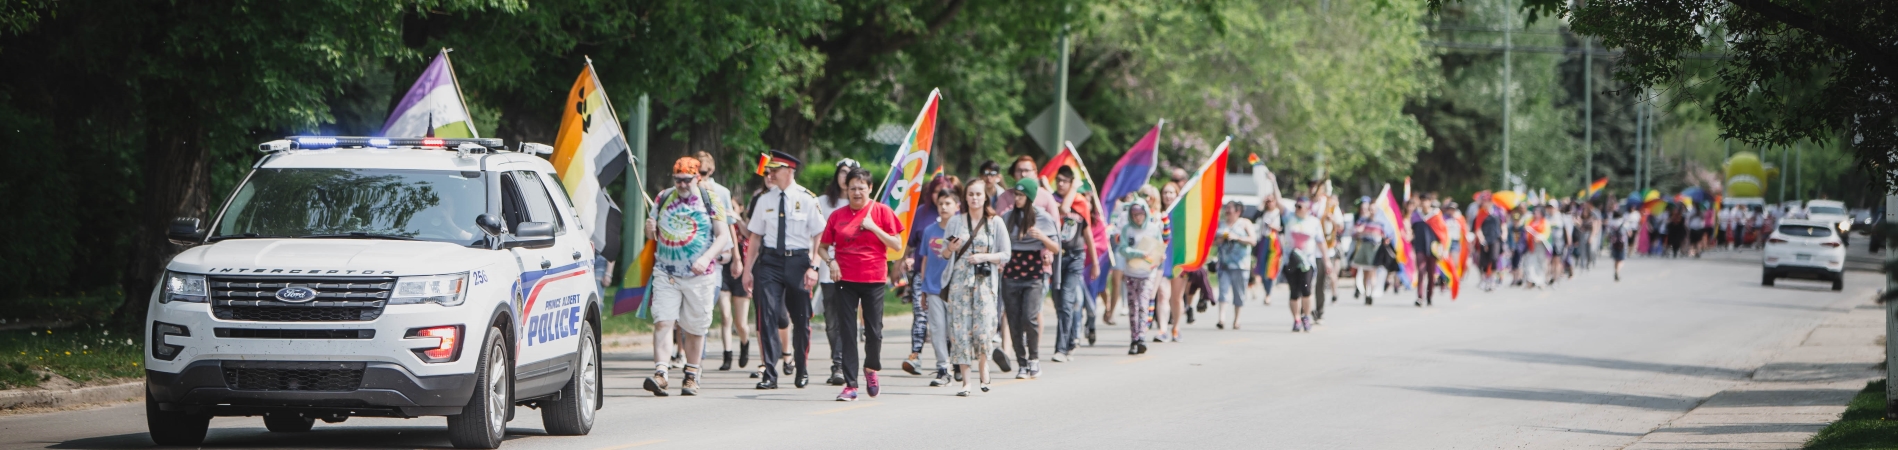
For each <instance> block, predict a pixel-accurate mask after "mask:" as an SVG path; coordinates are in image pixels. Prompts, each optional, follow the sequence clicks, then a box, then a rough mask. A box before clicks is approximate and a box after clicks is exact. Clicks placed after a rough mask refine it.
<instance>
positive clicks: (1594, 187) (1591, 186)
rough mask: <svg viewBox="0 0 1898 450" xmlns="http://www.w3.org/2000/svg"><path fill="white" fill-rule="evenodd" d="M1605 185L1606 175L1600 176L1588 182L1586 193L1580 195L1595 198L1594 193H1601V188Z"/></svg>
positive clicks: (1606, 183)
mask: <svg viewBox="0 0 1898 450" xmlns="http://www.w3.org/2000/svg"><path fill="white" fill-rule="evenodd" d="M1606 187H1608V177H1601V179H1599V180H1595V182H1593V183H1588V190H1587V191H1585V192H1586V193H1585V194H1584V195H1582V198H1595V194H1599V193H1601V190H1602V188H1606Z"/></svg>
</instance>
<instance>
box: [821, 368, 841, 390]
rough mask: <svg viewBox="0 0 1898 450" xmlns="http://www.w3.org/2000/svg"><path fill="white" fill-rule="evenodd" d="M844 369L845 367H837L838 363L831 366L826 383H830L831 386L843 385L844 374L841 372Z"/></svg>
mask: <svg viewBox="0 0 1898 450" xmlns="http://www.w3.org/2000/svg"><path fill="white" fill-rule="evenodd" d="M842 371H843V369H842V368H840V367H837V366H836V365H832V366H830V378H829V379H826V380H824V384H828V385H831V386H843V385H844V374H843V373H841V372H842Z"/></svg>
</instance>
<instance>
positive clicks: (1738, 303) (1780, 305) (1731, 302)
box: [1699, 286, 1851, 313]
mask: <svg viewBox="0 0 1898 450" xmlns="http://www.w3.org/2000/svg"><path fill="white" fill-rule="evenodd" d="M1787 287H1788V288H1793V289H1800V288H1799V287H1796V286H1787ZM1821 288H1823V289H1818V290H1823V291H1831V290H1832V288H1831V287H1829V286H1821ZM1699 303H1706V304H1712V305H1722V306H1752V307H1758V308H1779V309H1794V310H1800V311H1812V312H1823V313H1837V312H1847V311H1851V309H1849V308H1828V307H1825V306H1820V305H1804V304H1786V303H1767V302H1749V301H1739V300H1713V299H1707V300H1700V301H1699Z"/></svg>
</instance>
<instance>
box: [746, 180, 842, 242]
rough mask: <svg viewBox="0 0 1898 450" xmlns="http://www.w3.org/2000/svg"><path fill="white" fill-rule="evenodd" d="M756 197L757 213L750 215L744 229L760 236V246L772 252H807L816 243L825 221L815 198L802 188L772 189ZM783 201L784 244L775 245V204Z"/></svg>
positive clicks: (776, 223) (776, 205)
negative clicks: (762, 244) (749, 219)
mask: <svg viewBox="0 0 1898 450" xmlns="http://www.w3.org/2000/svg"><path fill="white" fill-rule="evenodd" d="M767 189H769V191H767V192H765V193H764V195H761V196H759V197H758V203H757V206H756V208H757V210H756V211H752V213H751V221H750V222H748V223H746V224H745V229H746V230H748V231H750V232H751V233H752V234H756V235H758V236H761V239H760V242H762V243H764V247H765V248H767V249H771V250H809V249H811V246H812V244H814V243H815V242H816V239H817V235H818V233H822V232H823V231H824V222H825V219H826V218H825V217H824V216H823V211H821V210H820V209H819V208H818V207H817V196H816V195H813V194H811V191H809V190H806V189H804V187H803V186H798V185H791V187H790V189H789V190H780V189H778V188H775V187H770V188H767ZM780 197H782V199H783V200H782V201H783V204H784V211H783V213H784V221H785V229H784V240H785V242H778V213H779V211H778V204H779V201H780V200H779V199H780Z"/></svg>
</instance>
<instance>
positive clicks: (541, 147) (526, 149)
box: [521, 142, 554, 155]
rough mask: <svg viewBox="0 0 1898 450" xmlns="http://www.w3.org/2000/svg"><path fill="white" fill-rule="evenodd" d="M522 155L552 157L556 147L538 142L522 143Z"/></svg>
mask: <svg viewBox="0 0 1898 450" xmlns="http://www.w3.org/2000/svg"><path fill="white" fill-rule="evenodd" d="M521 153H526V154H529V155H552V154H554V146H551V145H547V144H541V143H536V142H527V143H522V144H521Z"/></svg>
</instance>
